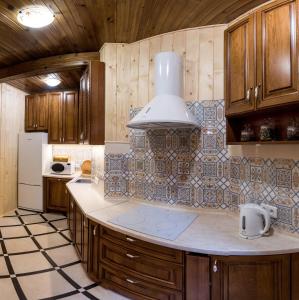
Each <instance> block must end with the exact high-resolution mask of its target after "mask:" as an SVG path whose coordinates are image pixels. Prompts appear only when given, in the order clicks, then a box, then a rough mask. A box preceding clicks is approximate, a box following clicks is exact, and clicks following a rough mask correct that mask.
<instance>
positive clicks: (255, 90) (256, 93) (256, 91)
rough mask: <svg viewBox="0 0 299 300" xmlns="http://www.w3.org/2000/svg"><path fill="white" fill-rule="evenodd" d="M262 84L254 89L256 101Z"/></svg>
mask: <svg viewBox="0 0 299 300" xmlns="http://www.w3.org/2000/svg"><path fill="white" fill-rule="evenodd" d="M260 86H261V85H260V84H259V85H257V86H256V87H255V89H254V98H255V101H257V100H258V99H259V88H260Z"/></svg>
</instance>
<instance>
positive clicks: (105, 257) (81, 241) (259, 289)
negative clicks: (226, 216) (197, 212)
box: [68, 195, 299, 300]
mask: <svg viewBox="0 0 299 300" xmlns="http://www.w3.org/2000/svg"><path fill="white" fill-rule="evenodd" d="M68 222H69V226H70V230H71V232H72V233H73V234H72V238H73V240H74V243H75V245H76V248H77V250H78V253H79V255H80V257H81V259H82V263H83V265H84V268H85V269H86V270H87V273H88V275H89V277H90V278H91V279H92V280H94V281H96V282H100V284H101V285H102V286H103V287H105V288H108V289H111V290H114V291H115V292H117V293H120V294H122V295H124V296H126V297H128V298H130V299H137V300H139V299H140V300H141V299H142V300H144V299H145V300H154V299H155V300H178V299H182V300H183V299H186V300H298V299H299V296H298V295H299V288H298V282H299V254H293V255H288V254H285V255H273V256H210V255H201V254H193V253H185V252H183V251H180V250H176V249H172V248H167V247H163V246H160V245H156V244H152V243H148V242H144V241H142V240H139V239H136V238H133V237H131V236H128V235H125V234H122V233H120V232H117V231H114V230H111V229H108V228H106V227H104V226H100V225H99V224H98V223H96V222H94V221H92V220H87V218H86V216H85V215H84V214H83V213H82V211H81V210H80V208H79V207H78V206H77V205H76V203H75V201H74V199H73V198H72V196H71V195H69V210H68Z"/></svg>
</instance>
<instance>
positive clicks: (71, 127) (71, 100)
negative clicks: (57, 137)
mask: <svg viewBox="0 0 299 300" xmlns="http://www.w3.org/2000/svg"><path fill="white" fill-rule="evenodd" d="M77 139H78V93H77V92H76V91H69V92H64V101H63V140H62V141H63V143H65V144H76V143H77Z"/></svg>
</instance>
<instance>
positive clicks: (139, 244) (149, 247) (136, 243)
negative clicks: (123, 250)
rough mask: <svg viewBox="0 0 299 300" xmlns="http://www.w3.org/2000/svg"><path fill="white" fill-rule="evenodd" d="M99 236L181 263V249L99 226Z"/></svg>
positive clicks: (141, 251) (153, 255) (144, 252)
mask: <svg viewBox="0 0 299 300" xmlns="http://www.w3.org/2000/svg"><path fill="white" fill-rule="evenodd" d="M101 238H105V239H107V240H110V241H112V242H113V243H117V244H120V245H122V246H124V247H127V248H130V249H133V250H136V251H138V252H140V253H143V254H147V255H150V256H152V257H156V258H159V259H162V260H167V261H171V262H175V263H179V264H183V251H180V250H175V249H171V248H167V247H163V246H159V245H155V244H152V243H148V242H144V241H142V240H138V239H136V238H133V237H130V236H128V235H125V234H122V233H120V232H117V231H114V230H111V229H108V228H105V227H101Z"/></svg>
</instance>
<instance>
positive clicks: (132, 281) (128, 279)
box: [126, 278, 138, 284]
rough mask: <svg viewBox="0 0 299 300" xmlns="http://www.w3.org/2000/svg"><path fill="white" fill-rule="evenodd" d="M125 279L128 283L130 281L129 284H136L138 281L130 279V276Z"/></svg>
mask: <svg viewBox="0 0 299 300" xmlns="http://www.w3.org/2000/svg"><path fill="white" fill-rule="evenodd" d="M126 281H127V282H129V283H131V284H137V283H138V281H134V280H132V279H130V278H127V279H126Z"/></svg>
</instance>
